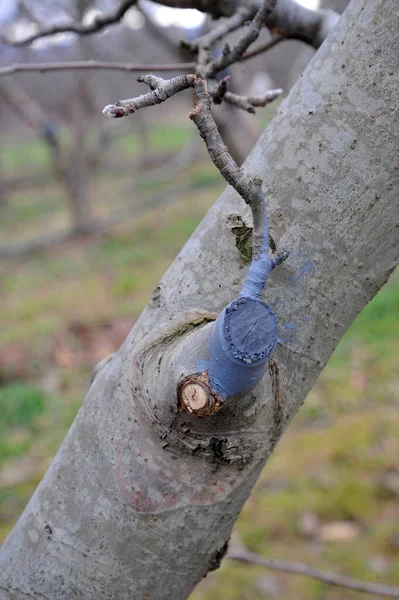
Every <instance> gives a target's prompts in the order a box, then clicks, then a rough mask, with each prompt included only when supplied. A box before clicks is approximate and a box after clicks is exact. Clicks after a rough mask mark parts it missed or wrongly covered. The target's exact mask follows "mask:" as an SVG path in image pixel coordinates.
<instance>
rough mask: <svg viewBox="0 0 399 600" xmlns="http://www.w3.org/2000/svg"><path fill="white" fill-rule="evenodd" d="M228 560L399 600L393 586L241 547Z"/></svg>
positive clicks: (234, 549)
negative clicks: (257, 552)
mask: <svg viewBox="0 0 399 600" xmlns="http://www.w3.org/2000/svg"><path fill="white" fill-rule="evenodd" d="M227 558H230V559H232V560H237V561H240V562H244V563H247V564H252V565H259V566H261V567H266V568H267V569H275V570H277V571H283V572H285V573H293V574H295V575H304V576H305V577H311V578H312V579H317V580H318V581H322V582H323V583H327V584H329V585H336V586H339V587H344V588H346V589H350V590H356V591H358V592H364V593H366V594H375V595H378V596H386V597H389V598H399V588H397V587H393V586H391V585H384V584H382V583H371V582H367V581H360V580H358V579H353V578H352V577H346V576H345V575H336V574H335V573H329V572H328V571H322V570H320V569H316V568H315V567H312V566H310V565H307V564H305V563H297V562H291V561H288V560H278V559H275V558H267V557H265V556H261V555H260V554H256V553H254V552H249V551H248V550H245V549H243V548H241V547H239V548H233V549H231V550H229V552H228V554H227Z"/></svg>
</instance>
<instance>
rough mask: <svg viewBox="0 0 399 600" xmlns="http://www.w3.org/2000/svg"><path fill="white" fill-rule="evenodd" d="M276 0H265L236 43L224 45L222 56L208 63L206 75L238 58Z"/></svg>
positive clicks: (251, 41) (262, 24) (212, 73)
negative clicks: (231, 46)
mask: <svg viewBox="0 0 399 600" xmlns="http://www.w3.org/2000/svg"><path fill="white" fill-rule="evenodd" d="M276 2H277V0H265V1H264V2H263V4H262V6H261V7H260V9H259V10H258V12H257V13H256V15H255V16H254V18H253V19H252V21H251V23H250V24H249V26H248V28H247V30H246V31H245V33H244V34H243V35H242V36H241V38H240V39H239V40H238V42H237V44H236V45H235V46H233V48H230V47H229V46H228V45H226V46H225V48H224V50H223V53H222V56H220V57H219V58H217V59H216V60H214V61H212V62H211V63H209V65H208V66H207V68H206V70H205V76H206V77H212V76H213V75H215V74H216V73H218V72H219V71H222V70H223V69H226V68H227V67H229V66H230V65H232V64H233V63H235V62H237V61H238V60H240V58H241V57H242V56H243V54H244V53H245V51H246V50H247V48H249V46H250V45H251V44H253V42H254V41H255V40H256V39H257V38H258V36H259V33H260V30H261V29H262V27H264V26H265V24H266V19H267V18H268V16H269V15H270V13H271V12H272V11H273V8H274V7H275V6H276Z"/></svg>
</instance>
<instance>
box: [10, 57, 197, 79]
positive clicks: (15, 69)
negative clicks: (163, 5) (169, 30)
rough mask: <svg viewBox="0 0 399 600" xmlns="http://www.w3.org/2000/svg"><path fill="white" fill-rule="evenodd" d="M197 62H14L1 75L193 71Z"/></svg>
mask: <svg viewBox="0 0 399 600" xmlns="http://www.w3.org/2000/svg"><path fill="white" fill-rule="evenodd" d="M194 67H195V63H171V64H164V65H162V64H161V65H140V64H136V65H135V64H130V63H112V62H101V61H95V60H88V61H70V62H65V63H32V64H29V63H28V64H24V63H21V64H14V65H10V66H8V67H3V68H1V69H0V77H1V76H5V75H12V74H14V73H29V72H32V71H33V72H39V73H46V72H51V71H86V70H90V69H91V70H102V71H126V72H128V73H132V72H135V71H192V70H193V69H194Z"/></svg>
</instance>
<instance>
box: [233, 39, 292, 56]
mask: <svg viewBox="0 0 399 600" xmlns="http://www.w3.org/2000/svg"><path fill="white" fill-rule="evenodd" d="M289 39H290V37H289V36H286V35H277V36H275V37H274V38H273V39H271V40H269V41H268V42H266V43H265V44H261V45H260V46H258V48H254V49H253V50H251V51H250V52H246V53H245V54H244V56H242V57H241V58H240V62H244V61H246V60H249V59H250V58H253V57H254V56H258V55H259V54H264V53H265V52H267V51H268V50H271V49H272V48H274V46H277V44H279V43H280V42H283V41H284V40H289Z"/></svg>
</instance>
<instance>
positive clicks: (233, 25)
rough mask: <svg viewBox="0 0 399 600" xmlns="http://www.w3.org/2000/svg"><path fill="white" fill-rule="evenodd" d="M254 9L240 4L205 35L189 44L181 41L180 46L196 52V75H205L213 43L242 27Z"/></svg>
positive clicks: (251, 15) (252, 14)
mask: <svg viewBox="0 0 399 600" xmlns="http://www.w3.org/2000/svg"><path fill="white" fill-rule="evenodd" d="M255 11H256V9H255V8H254V7H253V6H240V7H239V8H238V9H237V12H236V13H234V14H233V15H232V16H231V17H230V18H229V19H226V20H225V21H223V22H222V23H221V24H220V25H218V26H217V27H214V28H213V29H211V31H209V32H208V33H206V34H205V35H203V36H201V37H199V38H197V39H196V40H195V41H194V42H192V43H191V44H186V43H184V42H182V47H188V48H189V49H190V50H191V51H192V52H197V53H198V59H197V68H196V72H197V75H199V76H200V77H202V76H205V75H206V68H207V64H208V63H210V62H211V50H212V47H213V46H214V44H215V43H216V42H217V41H218V40H221V39H222V38H224V37H225V36H226V35H228V34H229V33H231V32H232V31H236V30H237V29H238V28H239V27H242V25H244V23H245V22H246V21H248V19H251V18H252V17H253V16H254V13H255Z"/></svg>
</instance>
